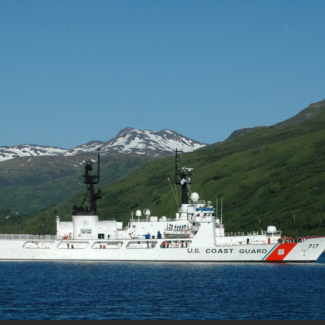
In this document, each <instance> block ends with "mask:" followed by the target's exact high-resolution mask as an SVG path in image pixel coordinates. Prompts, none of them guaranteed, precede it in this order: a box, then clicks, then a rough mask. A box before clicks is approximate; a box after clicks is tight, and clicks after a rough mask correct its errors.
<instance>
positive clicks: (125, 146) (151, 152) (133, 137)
mask: <svg viewBox="0 0 325 325" xmlns="http://www.w3.org/2000/svg"><path fill="white" fill-rule="evenodd" d="M205 146H206V144H204V143H201V142H198V141H194V140H192V139H190V138H187V137H185V136H183V135H181V134H179V133H177V132H173V131H170V130H162V131H158V132H154V131H149V130H137V129H134V128H129V127H128V128H125V129H123V130H121V131H120V133H119V134H118V135H117V136H116V137H115V138H113V139H111V140H109V141H106V142H103V141H91V142H88V143H87V144H84V145H81V146H78V147H76V148H74V149H72V150H68V149H62V148H57V147H49V146H40V145H31V144H22V145H18V146H12V147H7V146H4V147H0V162H1V161H5V160H10V159H14V158H21V157H35V156H37V157H42V156H51V157H71V156H76V155H80V154H87V153H93V152H94V151H96V149H97V148H99V147H100V148H101V155H103V156H107V155H111V154H131V153H134V154H138V155H145V156H153V157H164V156H168V155H170V154H172V153H173V152H174V151H175V149H178V150H182V151H183V152H191V151H193V150H196V149H199V148H202V147H205Z"/></svg>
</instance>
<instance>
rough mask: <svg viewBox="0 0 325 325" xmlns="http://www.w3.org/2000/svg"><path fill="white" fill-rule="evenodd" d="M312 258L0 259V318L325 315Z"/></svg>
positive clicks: (324, 269) (323, 283)
mask: <svg viewBox="0 0 325 325" xmlns="http://www.w3.org/2000/svg"><path fill="white" fill-rule="evenodd" d="M324 290H325V255H322V256H321V257H320V259H319V260H318V262H317V263H310V264H257V263H256V264H255V263H247V264H245V263H238V264H236V263H234V264H224V263H221V264H213V263H126V262H118V263H117V262H96V263H94V262H78V263H75V262H62V263H61V262H0V319H3V320H8V319H11V320H15V319H18V320H29V319H33V320H46V319H51V320H78V319H90V320H101V319H129V320H142V319H143V320H144V319H150V320H151V319H152V320H155V319H170V320H184V319H199V320H205V319H206V320H208V319H216V320H219V319H220V320H221V319H228V320H232V319H242V320H244V319H247V320H250V319H279V320H286V319H288V320H289V319H291V320H299V319H325V308H324V307H325V299H324V298H325V293H324Z"/></svg>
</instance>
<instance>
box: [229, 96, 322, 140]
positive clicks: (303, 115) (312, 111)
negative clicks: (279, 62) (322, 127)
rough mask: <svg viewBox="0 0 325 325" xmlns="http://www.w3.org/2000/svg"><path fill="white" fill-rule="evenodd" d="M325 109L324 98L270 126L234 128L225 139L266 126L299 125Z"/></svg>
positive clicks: (237, 136)
mask: <svg viewBox="0 0 325 325" xmlns="http://www.w3.org/2000/svg"><path fill="white" fill-rule="evenodd" d="M324 111H325V99H324V100H322V101H319V102H317V103H313V104H310V105H309V106H308V107H307V108H305V109H303V110H302V111H300V112H299V113H298V114H297V115H295V116H293V117H291V118H289V119H287V120H285V121H283V122H279V123H277V124H275V125H270V126H256V127H252V128H244V129H239V130H235V131H233V132H232V133H231V135H230V136H229V137H228V138H227V139H226V140H225V141H231V140H235V139H237V138H239V137H241V136H243V135H245V134H247V133H252V132H255V131H257V130H261V129H267V128H287V127H291V126H295V125H299V124H300V123H303V122H305V121H308V120H310V119H311V118H313V117H314V116H316V115H318V114H319V113H321V112H324Z"/></svg>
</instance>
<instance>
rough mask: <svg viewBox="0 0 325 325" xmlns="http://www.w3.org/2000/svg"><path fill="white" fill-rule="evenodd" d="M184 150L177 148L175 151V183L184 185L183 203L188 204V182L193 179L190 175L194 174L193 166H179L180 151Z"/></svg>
mask: <svg viewBox="0 0 325 325" xmlns="http://www.w3.org/2000/svg"><path fill="white" fill-rule="evenodd" d="M182 152H183V151H180V150H177V149H176V151H175V184H176V185H181V186H182V204H188V195H187V194H188V193H187V184H190V183H191V179H190V178H188V176H191V175H192V169H193V168H186V167H182V168H179V167H178V162H179V156H178V154H179V153H182Z"/></svg>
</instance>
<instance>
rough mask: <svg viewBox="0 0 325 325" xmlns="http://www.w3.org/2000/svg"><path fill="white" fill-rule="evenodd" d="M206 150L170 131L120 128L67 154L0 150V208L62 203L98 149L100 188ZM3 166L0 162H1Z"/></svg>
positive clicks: (76, 188) (18, 148)
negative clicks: (177, 153)
mask: <svg viewBox="0 0 325 325" xmlns="http://www.w3.org/2000/svg"><path fill="white" fill-rule="evenodd" d="M204 146H206V145H205V144H202V143H200V142H197V141H194V140H191V139H189V138H187V137H184V136H182V135H180V134H179V133H176V132H172V131H169V130H163V131H159V132H153V131H148V130H137V129H133V128H125V129H123V130H121V131H120V132H119V134H118V135H117V136H116V137H115V138H113V139H111V140H109V141H107V142H103V141H91V142H88V143H87V144H85V145H82V146H78V147H76V148H74V149H72V150H66V149H61V148H56V147H46V146H38V145H28V144H26V145H20V146H14V147H0V207H1V206H2V207H10V208H11V210H14V211H19V212H21V213H22V214H28V213H32V212H35V211H39V210H41V209H46V208H47V207H48V206H50V205H53V204H56V203H59V202H63V201H65V200H67V199H69V198H70V197H72V196H75V195H76V194H77V193H79V192H80V191H83V190H84V188H83V186H82V185H83V178H82V172H83V166H84V162H85V161H86V160H92V161H94V162H95V161H96V160H97V148H101V151H100V152H101V157H102V170H101V176H102V177H101V185H107V184H109V183H110V182H112V181H114V180H117V179H120V178H123V177H125V176H126V175H129V174H130V173H132V172H133V171H134V170H135V169H136V168H138V167H139V166H141V165H143V164H144V163H146V162H148V161H151V160H153V159H161V158H162V157H165V156H168V155H171V154H173V152H174V150H175V149H176V148H177V149H179V150H183V152H189V151H193V150H195V149H197V148H201V147H204ZM1 160H2V161H1Z"/></svg>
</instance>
